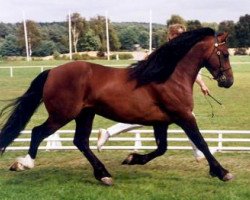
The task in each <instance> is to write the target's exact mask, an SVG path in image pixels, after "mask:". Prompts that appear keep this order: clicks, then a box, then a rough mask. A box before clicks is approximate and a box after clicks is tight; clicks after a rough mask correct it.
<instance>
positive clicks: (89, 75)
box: [0, 28, 234, 185]
mask: <svg viewBox="0 0 250 200" xmlns="http://www.w3.org/2000/svg"><path fill="white" fill-rule="evenodd" d="M227 37H228V34H227V33H223V34H218V35H216V34H215V31H214V30H213V29H210V28H201V29H197V30H193V31H189V32H185V33H183V34H181V35H180V36H179V37H177V38H175V39H173V40H171V41H170V42H167V43H165V44H164V45H162V46H161V47H160V48H158V49H157V50H155V51H154V52H153V53H152V54H150V55H149V56H148V58H146V59H144V60H142V61H139V62H138V63H136V64H134V65H132V66H130V67H128V68H123V69H118V68H111V67H105V66H102V65H98V64H93V63H88V62H80V61H77V62H71V63H67V64H64V65H61V66H58V67H56V68H53V69H51V70H47V71H44V72H42V73H41V74H39V75H38V76H37V77H36V78H35V79H34V80H33V81H32V83H31V85H30V87H29V88H28V90H27V91H26V92H25V93H24V94H23V95H22V96H20V97H18V98H17V99H16V100H15V101H13V102H12V103H11V104H9V105H7V106H6V107H5V108H4V109H3V110H2V113H4V112H5V111H6V109H7V108H12V111H11V113H10V115H9V117H8V119H7V120H6V122H5V123H4V125H3V127H2V130H1V133H0V150H1V151H2V152H4V151H5V149H6V147H7V146H8V145H10V143H11V142H12V141H13V140H14V139H15V138H17V137H18V135H19V134H20V131H22V130H23V129H24V128H25V126H26V124H27V123H28V122H29V120H30V118H31V116H32V115H33V114H34V112H35V111H36V109H37V108H38V106H39V105H40V104H41V103H42V102H43V103H44V104H45V107H46V109H47V112H48V118H47V120H46V121H45V122H44V123H43V124H42V125H40V126H37V127H35V128H33V130H32V134H31V142H30V148H29V151H28V154H27V155H26V157H23V158H18V159H17V161H16V162H15V163H14V164H13V165H12V166H11V168H10V169H11V170H24V169H29V168H33V167H34V160H35V158H36V155H37V150H38V146H39V144H40V143H41V142H42V140H43V139H44V138H46V137H48V136H49V135H51V134H53V133H54V132H55V131H57V130H58V129H60V128H61V127H62V126H64V125H66V124H67V123H68V122H70V121H72V120H75V122H76V130H75V135H74V140H73V143H74V145H76V146H77V148H78V149H79V150H80V151H81V152H82V153H83V154H84V155H85V157H86V158H87V159H88V161H89V162H90V164H91V165H92V167H93V171H94V176H95V178H96V179H97V180H99V181H101V182H102V183H104V184H106V185H112V184H113V180H112V177H111V175H110V173H109V172H108V171H107V169H106V168H105V166H104V164H103V163H102V162H101V161H100V160H99V159H98V158H97V157H96V156H95V155H94V153H93V152H92V151H91V150H90V148H89V137H90V133H91V130H92V123H93V119H94V116H95V114H98V115H100V116H103V117H105V118H108V119H111V120H115V121H119V122H124V123H136V124H142V125H148V126H153V130H154V136H155V139H156V144H157V148H156V150H154V151H152V152H151V153H148V154H145V155H141V154H137V153H132V154H130V155H129V156H128V157H127V158H126V159H125V160H124V161H123V164H128V165H134V164H139V165H144V164H146V163H147V162H149V161H151V160H152V159H154V158H156V157H157V156H160V155H163V154H164V153H165V152H166V149H167V129H168V126H169V124H171V123H175V124H177V125H179V126H180V127H181V128H182V129H183V130H184V131H185V133H186V134H187V136H188V137H189V138H190V139H191V141H192V142H193V143H194V144H195V145H196V147H197V148H198V149H199V150H200V151H202V152H203V154H204V155H205V157H206V159H207V161H208V164H209V167H210V175H212V176H216V177H218V178H219V179H221V180H223V181H228V180H230V179H232V178H233V175H232V174H231V173H230V172H229V171H228V170H226V169H224V168H223V167H222V166H221V164H220V163H219V162H218V161H217V160H216V159H215V158H214V156H213V155H212V154H211V153H210V151H209V148H208V145H207V143H206V142H205V140H204V139H203V137H202V135H201V133H200V131H199V129H198V126H197V123H196V120H195V117H194V115H193V114H192V110H193V84H194V81H195V79H196V76H197V74H198V72H199V70H200V69H201V67H203V66H205V67H206V68H207V69H208V71H209V72H210V73H211V74H212V76H213V77H214V79H215V80H216V81H217V82H218V86H219V87H224V88H229V87H230V86H231V85H232V84H233V81H234V79H233V72H232V68H231V66H230V62H229V53H228V48H227V45H226V39H227Z"/></svg>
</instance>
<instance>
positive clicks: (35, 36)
mask: <svg viewBox="0 0 250 200" xmlns="http://www.w3.org/2000/svg"><path fill="white" fill-rule="evenodd" d="M26 26H27V35H28V44H29V46H28V48H29V53H30V55H32V49H33V48H34V49H35V48H36V47H38V46H39V44H40V42H41V39H42V38H41V31H40V27H39V25H38V24H37V23H36V22H34V21H31V20H27V21H26ZM18 43H19V47H20V48H21V49H22V51H23V52H25V38H24V28H23V24H19V25H18Z"/></svg>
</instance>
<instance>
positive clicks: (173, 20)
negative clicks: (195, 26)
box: [167, 15, 186, 27]
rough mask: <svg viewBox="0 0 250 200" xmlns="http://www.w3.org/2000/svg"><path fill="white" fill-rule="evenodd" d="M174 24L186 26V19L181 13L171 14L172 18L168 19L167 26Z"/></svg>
mask: <svg viewBox="0 0 250 200" xmlns="http://www.w3.org/2000/svg"><path fill="white" fill-rule="evenodd" d="M172 24H183V25H184V26H186V21H185V20H184V19H183V18H182V17H181V16H180V15H171V18H170V19H169V20H167V27H169V26H170V25H172Z"/></svg>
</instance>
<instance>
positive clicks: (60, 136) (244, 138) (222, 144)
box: [7, 130, 250, 151]
mask: <svg viewBox="0 0 250 200" xmlns="http://www.w3.org/2000/svg"><path fill="white" fill-rule="evenodd" d="M74 132H75V131H74V130H59V131H57V132H56V133H54V134H53V135H51V136H50V137H48V138H47V139H45V140H44V141H45V142H43V143H42V144H41V145H40V147H39V149H40V150H75V149H77V148H76V147H75V146H73V144H72V141H73V134H74ZM97 132H98V130H93V131H92V133H93V136H94V137H91V138H90V142H91V143H94V145H91V146H90V148H91V149H96V146H95V144H96V141H97V137H96V136H97ZM168 132H169V133H170V134H169V138H168V141H169V142H170V145H169V146H168V149H172V150H190V149H192V147H191V145H190V143H187V141H188V138H187V137H185V136H184V134H183V133H184V132H183V131H182V130H169V131H168ZM152 133H153V130H133V131H129V132H128V134H126V136H125V137H122V136H123V134H121V135H119V137H112V138H110V140H109V141H110V142H109V143H108V144H107V146H104V147H103V149H109V150H135V151H138V150H149V149H155V148H156V146H155V145H152V144H151V143H152V142H154V141H155V138H153V137H151V136H152ZM201 133H202V135H203V136H204V138H205V140H206V141H207V142H209V147H210V148H214V149H216V150H217V151H250V130H201ZM30 134H31V131H30V130H25V131H22V138H17V139H15V140H14V142H13V144H12V145H11V146H10V147H8V148H7V150H13V151H17V150H27V149H28V148H29V146H28V145H29V142H30V137H28V136H27V135H29V136H30ZM150 134H151V135H150ZM128 135H129V136H128ZM176 135H179V137H174V136H176ZM207 135H208V136H209V137H206V136H207ZM23 143H27V144H26V145H23ZM121 143H122V144H121ZM147 143H150V144H147ZM171 143H173V144H174V145H171ZM154 144H155V143H154ZM177 144H178V145H177ZM230 144H232V145H230Z"/></svg>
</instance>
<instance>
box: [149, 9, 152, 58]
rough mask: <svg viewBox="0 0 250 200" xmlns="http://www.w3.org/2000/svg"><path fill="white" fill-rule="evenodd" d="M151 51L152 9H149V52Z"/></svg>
mask: <svg viewBox="0 0 250 200" xmlns="http://www.w3.org/2000/svg"><path fill="white" fill-rule="evenodd" d="M151 52H152V10H150V11H149V54H151Z"/></svg>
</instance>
